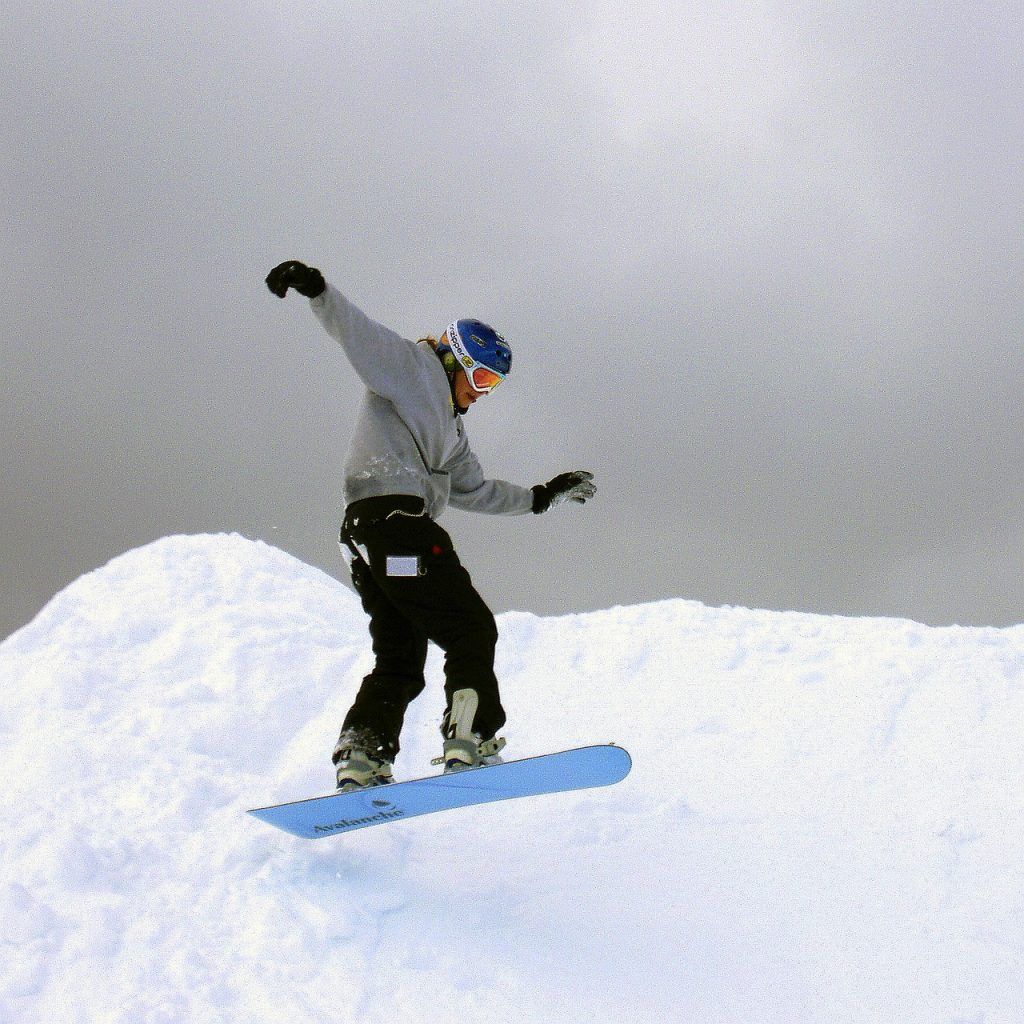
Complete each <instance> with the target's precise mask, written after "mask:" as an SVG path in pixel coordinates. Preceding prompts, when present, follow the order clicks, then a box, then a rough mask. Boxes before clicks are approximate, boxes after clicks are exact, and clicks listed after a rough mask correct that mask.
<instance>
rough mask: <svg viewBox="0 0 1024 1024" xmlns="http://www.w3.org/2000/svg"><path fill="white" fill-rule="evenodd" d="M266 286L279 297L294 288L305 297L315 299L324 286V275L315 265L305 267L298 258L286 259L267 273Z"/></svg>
mask: <svg viewBox="0 0 1024 1024" xmlns="http://www.w3.org/2000/svg"><path fill="white" fill-rule="evenodd" d="M267 287H268V288H269V289H270V290H271V291H272V292H273V293H274V294H275V295H276V296H277V297H278V298H279V299H283V298H284V297H285V296H286V295H287V294H288V289H289V288H294V289H295V290H296V291H297V292H298V293H299V294H300V295H305V296H306V298H307V299H315V298H316V297H317V296H318V295H319V294H320V293H321V292H322V291H323V290H324V289H325V288H326V287H327V285H326V284H325V283H324V275H323V274H321V273H320V271H319V270H317V269H316V267H307V266H306V264H305V263H300V262H299V261H298V260H287V261H286V262H284V263H280V264H278V265H277V266H276V267H274V269H273V270H272V271H271V272H270V273H269V274H267Z"/></svg>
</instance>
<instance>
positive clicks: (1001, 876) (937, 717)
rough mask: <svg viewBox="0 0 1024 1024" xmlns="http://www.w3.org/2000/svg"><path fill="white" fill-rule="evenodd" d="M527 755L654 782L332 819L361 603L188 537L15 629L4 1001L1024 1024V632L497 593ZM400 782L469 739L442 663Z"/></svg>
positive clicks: (103, 575)
mask: <svg viewBox="0 0 1024 1024" xmlns="http://www.w3.org/2000/svg"><path fill="white" fill-rule="evenodd" d="M499 626H500V629H501V641H500V645H499V651H498V672H499V677H500V678H501V680H502V683H503V693H504V696H505V701H506V704H507V707H508V710H509V716H510V722H509V726H508V728H507V729H506V730H505V735H506V736H507V738H508V740H509V750H508V752H507V753H508V754H509V755H510V756H526V755H530V754H536V753H542V752H545V751H549V750H554V749H560V748H562V747H566V746H577V745H582V744H586V743H602V742H609V741H614V742H617V743H619V744H621V745H622V746H625V747H626V748H627V749H628V750H629V751H630V752H631V754H632V756H633V760H634V768H633V772H632V774H631V775H630V776H629V777H628V778H627V779H626V780H625V781H624V782H623V783H621V784H619V785H617V786H614V787H611V788H608V789H599V790H590V791H586V792H582V793H575V794H562V795H556V796H548V797H539V798H535V799H530V800H521V801H513V802H510V803H503V804H493V805H489V806H485V807H480V808H476V809H468V810H459V811H452V812H450V813H447V814H441V815H435V816H432V817H429V818H419V819H416V820H415V821H409V822H399V823H396V824H394V825H387V826H383V827H380V828H373V829H367V830H364V831H361V832H356V833H353V834H351V835H349V836H340V837H331V838H329V839H323V840H319V841H316V842H308V841H302V840H298V839H294V838H292V837H290V836H288V835H286V834H284V833H281V832H278V831H276V830H274V829H271V828H269V827H268V826H266V825H264V824H262V823H260V822H259V821H256V820H255V819H253V818H251V817H250V816H248V815H246V814H245V813H244V812H245V810H246V808H248V807H253V806H259V805H264V804H267V803H269V802H274V801H277V800H284V799H290V798H297V797H300V796H309V795H315V794H317V793H322V792H327V791H329V789H330V787H331V767H330V763H329V755H330V752H331V749H332V746H333V742H334V739H335V736H336V733H337V729H338V726H339V723H340V720H341V718H342V716H343V714H344V712H345V710H346V708H347V706H348V704H349V702H350V700H351V698H352V696H353V694H354V692H355V689H356V687H357V685H358V682H359V680H360V679H361V677H362V676H363V675H364V674H365V672H366V671H368V669H369V667H370V657H369V651H368V643H367V637H366V627H365V620H364V616H363V613H362V611H361V609H360V608H359V605H358V602H357V600H356V598H355V596H354V595H353V594H352V593H351V591H349V590H348V589H347V588H346V587H344V586H342V585H341V584H340V583H339V582H337V581H336V580H334V579H332V578H330V577H329V576H327V575H325V574H323V573H321V572H319V571H318V570H315V569H312V568H310V567H308V566H306V565H303V564H302V563H300V562H298V561H296V560H295V559H293V558H292V557H290V556H289V555H287V554H285V553H283V552H281V551H279V550H276V549H274V548H272V547H269V546H267V545H266V544H263V543H260V542H254V541H250V540H247V539H245V538H242V537H239V536H234V535H232V536H224V535H220V536H190V537H169V538H165V539H163V540H161V541H158V542H157V543H154V544H151V545H148V546H147V547H144V548H141V549H138V550H135V551H130V552H128V553H127V554H125V555H122V556H121V557H119V558H117V559H115V560H114V561H112V562H111V563H110V564H108V565H106V566H104V567H103V568H100V569H98V570H96V571H95V572H92V573H89V574H87V575H86V576H83V577H82V578H81V579H79V580H77V581H76V582H75V583H73V584H72V585H71V586H70V587H68V588H67V589H66V590H64V591H63V592H62V593H60V594H58V595H57V596H56V597H55V598H54V599H53V600H52V601H51V602H50V603H49V604H48V605H47V607H46V608H44V609H43V610H42V612H41V613H40V614H39V616H38V617H37V618H36V619H35V621H33V622H32V623H30V624H29V625H28V626H26V627H25V628H24V629H22V630H20V631H19V632H18V633H16V634H14V635H13V636H12V637H10V638H8V639H7V640H6V641H5V642H4V643H3V644H0V707H2V711H0V768H2V772H3V779H4V785H5V790H6V793H5V797H4V800H3V810H2V818H0V828H2V834H3V844H2V853H0V865H2V868H0V920H2V922H3V935H2V943H0V1020H3V1021H5V1022H6V1021H10V1022H17V1024H30V1022H43V1021H46V1022H52V1021H61V1022H82V1024H86V1022H89V1024H94V1022H98V1021H104V1022H126V1024H127V1022H131V1024H136V1022H145V1024H158V1022H160V1024H163V1022H167V1024H177V1022H210V1024H214V1022H216V1024H222V1022H224V1024H234V1022H239V1024H242V1022H244V1024H253V1022H262V1021H267V1022H274V1021H289V1022H296V1024H301V1022H306V1021H310V1022H312V1021H317V1022H321V1021H325V1020H345V1021H353V1022H362V1024H385V1022H390V1021H395V1020H402V1021H404V1022H406V1024H442V1022H443V1024H449V1022H450V1021H453V1020H514V1021H524V1022H528V1024H533V1022H541V1024H546V1022H552V1024H554V1022H582V1021H588V1022H589V1021H592V1020H594V1019H611V1020H616V1021H623V1022H633V1021H637V1022H639V1021H648V1020H668V1021H680V1022H689V1021H694V1022H701V1024H715V1022H730V1024H731V1022H737V1024H753V1022H756V1024H763V1022H775V1021H778V1022H787V1024H793V1022H802V1021H808V1022H825V1021H827V1022H829V1024H835V1022H892V1021H900V1022H901V1024H914V1022H922V1024H923V1022H928V1024H935V1022H943V1024H954V1022H956V1024H968V1022H970V1024H1000V1022H1019V1021H1020V1020H1022V1019H1024V1009H1022V1007H1024V999H1022V996H1024V986H1022V984H1021V979H1022V977H1024V866H1022V865H1024V814H1022V802H1024V797H1022V787H1021V771H1020V763H1021V751H1022V749H1024V626H1018V627H1014V628H1010V629H973V628H972V629H963V628H957V627H952V628H946V629H937V628H929V627H925V626H921V625H918V624H916V623H914V622H908V621H901V620H892V619H843V618H835V617H824V616H816V615H806V614H795V613H781V612H767V611H751V610H747V609H742V608H708V607H705V606H703V605H700V604H698V603H695V602H692V601H685V600H675V601H665V602H659V603H655V604H648V605H642V606H634V607H623V608H613V609H609V610H607V611H601V612H594V613H589V614H585V615H576V616H569V617H562V618H538V617H535V616H533V615H528V614H523V613H509V614H506V615H502V616H500V617H499ZM428 670H429V673H430V681H431V685H430V686H428V690H427V692H426V693H425V694H424V695H423V696H422V697H421V698H420V699H419V701H417V703H416V704H414V705H413V707H412V708H411V709H410V714H409V717H408V719H407V726H406V733H405V736H404V743H405V745H404V747H403V750H402V753H401V755H400V756H399V759H398V762H397V764H396V769H395V770H396V775H398V776H399V777H407V778H408V777H413V776H416V775H421V774H425V773H426V771H427V770H428V761H429V759H430V757H432V756H433V755H434V754H436V753H437V752H438V739H439V738H438V733H437V721H438V719H439V717H440V714H441V711H442V700H443V697H442V693H441V686H440V675H441V665H440V659H439V657H438V656H437V653H436V652H433V653H432V655H431V661H430V664H429V669H428Z"/></svg>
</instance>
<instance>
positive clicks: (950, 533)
mask: <svg viewBox="0 0 1024 1024" xmlns="http://www.w3.org/2000/svg"><path fill="white" fill-rule="evenodd" d="M1022 21H1024V16H1022V13H1021V8H1020V5H1019V3H1018V2H1005V3H1000V2H995V3H986V4H975V3H966V2H945V3H942V4H938V5H922V4H919V3H910V2H908V0H888V2H886V3H875V2H862V0H850V2H845V3H842V4H835V5H831V4H826V5H824V6H823V5H822V4H820V3H801V2H797V3H793V2H788V3H744V4H737V3H725V2H721V3H719V2H715V0H711V2H708V0H701V3H699V4H697V3H693V4H691V3H687V2H685V0H672V2H671V3H667V2H666V3H659V2H648V3H586V4H565V3H564V2H553V0H552V2H539V3H517V4H514V5H512V4H508V5H506V4H495V3H493V2H483V0H480V2H476V3H429V4H428V3H387V4H384V3H380V2H379V0H375V2H365V3H361V2H355V3H353V2H344V3H342V2H340V0H336V2H322V3H303V2H295V3H291V4H279V3H262V2H253V0H246V2H245V3H239V2H234V0H224V2H218V3H214V4H210V3H208V2H206V0H204V2H202V3H197V2H191V0H184V2H179V3H175V4H169V3H168V4H164V3H150V4H142V5H138V4H122V3H116V2H110V3H103V4H67V3H66V2H64V3H60V4H58V3H49V2H43V0H35V2H33V3H31V4H7V5H5V6H4V8H3V11H2V13H0V47H2V53H0V83H2V85H0V87H2V96H0V98H2V102H3V110H4V112H5V117H4V130H3V133H2V136H0V140H2V141H0V146H2V156H3V164H2V173H3V190H2V197H0V204H2V218H3V219H2V236H0V245H2V246H3V248H4V262H3V267H4V283H3V288H2V289H0V294H2V302H3V334H2V360H3V365H2V407H0V446H2V456H3V461H2V472H3V478H2V484H0V514H2V525H3V545H2V553H0V557H2V565H0V577H2V580H3V608H2V621H0V636H3V635H6V634H7V633H9V632H10V631H12V630H13V629H15V628H17V627H18V626H20V625H21V624H23V623H24V622H26V621H28V619H29V618H31V617H32V616H33V615H34V614H35V612H36V611H38V610H39V608H41V607H42V606H43V605H44V604H45V603H46V601H47V600H48V599H49V598H50V597H51V596H52V595H53V594H54V593H55V592H56V591H57V590H59V589H60V588H61V587H63V586H64V585H66V584H67V583H68V582H70V581H71V580H73V579H75V578H76V577H77V576H79V575H81V574H82V573H83V572H86V571H88V570H90V569H92V568H95V567H96V566H98V565H101V564H103V563H105V562H106V561H107V560H109V559H110V558H112V557H114V556H116V555H118V554H120V553H122V552H124V551H126V550H129V549H131V548H133V547H137V546H139V545H141V544H145V543H147V542H149V541H152V540H155V539H157V538H159V537H162V536H165V535H168V534H176V533H196V532H208V531H237V532H239V533H241V534H243V535H245V536H247V537H252V538H261V539H263V540H266V541H268V542H269V543H271V544H274V545H276V546H278V547H281V548H283V549H285V550H287V551H289V552H291V553H292V554H294V555H296V556H298V557H299V558H301V559H303V560H305V561H307V562H310V563H312V564H315V565H318V566H320V567H321V568H323V569H324V570H326V571H327V572H329V573H331V574H332V575H335V576H337V577H338V578H340V579H344V580H346V581H347V575H346V573H345V569H344V567H343V564H342V563H341V561H340V558H339V555H338V552H337V547H336V543H335V538H336V535H337V526H338V523H339V520H340V516H341V506H342V494H341V468H342V464H343V460H344V454H345V449H346V446H347V443H348V439H349V435H350V433H351V429H352V426H353V423H354V417H355V411H356V408H357V405H358V400H359V395H360V385H359V383H358V381H357V379H356V377H355V375H354V373H353V371H352V370H351V368H350V367H349V366H348V364H347V363H346V361H345V359H344V356H343V354H342V352H341V350H340V349H339V348H338V347H337V346H336V344H335V343H334V342H333V341H331V339H330V338H328V337H327V335H326V334H325V333H324V332H323V331H322V329H321V328H320V326H319V324H318V323H317V321H316V320H315V319H314V317H313V315H312V314H311V312H310V311H309V309H308V304H307V303H306V301H305V300H303V299H301V298H298V297H295V296H289V298H288V299H287V301H285V302H281V301H279V300H277V299H275V298H273V297H272V296H271V295H270V294H269V293H268V292H267V290H266V289H265V287H264V285H263V278H264V276H265V274H266V273H267V271H268V270H269V269H270V268H271V267H272V266H274V265H275V264H276V263H278V262H280V261H281V260H284V259H289V258H297V259H302V260H305V261H307V262H309V263H312V264H313V265H316V266H319V267H320V268H321V269H322V270H323V272H324V274H325V275H326V276H327V277H328V279H329V280H330V281H332V282H333V283H334V284H336V285H337V286H338V287H339V288H340V289H341V290H342V291H343V292H345V293H346V294H347V295H348V296H349V297H350V298H351V299H352V300H353V301H355V302H356V303H357V304H358V305H360V306H361V307H362V308H363V309H364V310H365V311H366V312H367V313H368V314H369V315H370V316H372V317H374V318H375V319H377V320H380V321H381V322H383V323H386V324H388V325H389V326H391V327H393V328H395V329H396V330H398V331H400V332H402V333H404V334H405V335H407V336H408V337H411V338H416V337H419V336H421V335H422V334H424V333H427V332H434V333H436V332H438V331H439V330H441V329H443V327H444V325H445V324H446V323H447V322H448V321H450V320H451V319H453V318H455V317H457V316H474V317H479V318H481V319H484V320H487V321H489V322H490V323H492V324H494V325H495V326H496V327H497V328H498V329H499V330H500V331H502V332H503V333H504V334H505V335H506V337H507V338H508V339H509V341H510V342H511V344H512V347H513V349H514V352H515V371H514V378H513V379H512V380H510V381H509V383H508V384H506V385H505V386H504V387H503V388H502V389H501V390H500V391H499V392H497V393H496V394H495V395H493V396H491V397H489V398H487V399H486V400H484V401H482V402H481V403H479V404H478V405H477V406H476V408H474V409H473V410H472V412H471V414H470V415H469V416H468V417H467V427H468V430H469V434H470V438H471V441H472V443H473V446H474V448H475V450H476V452H477V454H478V456H479V457H480V459H481V461H482V462H483V464H484V466H485V468H486V469H487V471H488V472H489V474H490V475H492V476H496V477H501V478H505V479H510V480H514V481H516V482H519V483H523V484H533V483H537V482H541V481H544V480H547V479H548V478H550V477H551V476H553V475H554V474H556V473H558V472H561V471H563V470H567V469H574V468H586V469H590V470H592V471H593V472H594V473H595V474H596V479H597V483H598V486H599V493H598V497H597V498H596V499H595V501H594V502H593V503H591V504H588V505H587V506H586V508H583V509H579V508H575V507H573V508H564V507H563V508H560V509H557V510H555V511H554V512H552V513H551V514H550V515H546V516H542V517H534V516H526V517H520V518H490V517H483V516H472V515H468V514H465V513H461V512H457V511H451V512H449V513H447V514H446V516H445V517H444V519H443V524H444V525H445V526H446V528H447V529H448V530H449V532H451V533H452V535H453V536H454V538H455V540H456V543H457V545H458V546H459V549H460V552H461V554H462V557H463V561H464V562H465V563H466V564H467V566H468V568H469V569H470V571H471V573H472V574H473V576H474V579H475V580H476V582H477V584H478V587H479V589H480V590H481V592H482V593H483V594H484V596H485V598H486V599H487V600H488V601H489V602H490V604H491V605H492V607H493V608H494V609H495V611H504V610H507V609H510V608H516V609H523V610H528V611H533V612H537V613H540V614H556V613H558V614H560V613H566V612H571V611H575V610H581V611H582V610H589V609H593V608H601V607H609V606H612V605H615V604H629V603H636V602H640V601H649V600H656V599H660V598H667V597H684V598H692V599H697V600H701V601H704V602H707V603H710V604H715V605H718V604H738V605H747V606H753V607H768V608H773V609H799V610H806V611H814V612H825V613H841V614H853V615H896V616H906V617H910V618H914V619H917V620H920V621H924V622H928V623H934V624H949V623H954V622H955V623H961V624H965V625H1007V624H1013V623H1019V622H1022V621H1024V556H1022V547H1024V525H1022V520H1021V508H1022V505H1024V480H1022V474H1021V471H1020V466H1021V459H1022V451H1021V449H1022V443H1021V442H1022V435H1024V403H1022V401H1021V383H1022V369H1024V354H1022V351H1021V335H1022V326H1024V317H1022V311H1024V296H1022V280H1024V274H1022V258H1021V237H1022V224H1024V202H1022V193H1021V187H1022V182H1024V161H1022V141H1024V117H1022V116H1021V113H1022V110H1024V102H1022V99H1024V96H1022V93H1024V86H1022V81H1024V74H1022V72H1024V67H1022V64H1024V62H1022V48H1024V26H1022Z"/></svg>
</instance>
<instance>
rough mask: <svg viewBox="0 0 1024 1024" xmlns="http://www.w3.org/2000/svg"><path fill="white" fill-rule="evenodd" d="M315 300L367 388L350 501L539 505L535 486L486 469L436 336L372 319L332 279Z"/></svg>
mask: <svg viewBox="0 0 1024 1024" xmlns="http://www.w3.org/2000/svg"><path fill="white" fill-rule="evenodd" d="M309 303H310V306H311V307H312V309H313V312H314V313H315V314H316V316H317V319H319V321H320V323H321V324H323V326H324V329H325V330H326V331H327V333H328V334H329V335H330V336H331V337H332V338H334V339H335V340H336V341H338V342H339V343H340V344H341V347H342V348H343V349H344V350H345V354H346V355H347V356H348V359H349V362H350V363H351V364H352V366H353V368H354V369H355V371H356V373H357V374H359V377H360V378H361V379H362V381H363V383H364V384H365V385H366V388H367V390H366V393H365V394H364V396H363V402H362V406H361V408H360V410H359V418H358V420H357V422H356V430H355V434H354V436H353V438H352V443H351V445H350V447H349V452H348V458H347V460H346V462H345V501H346V502H347V503H348V504H351V503H352V502H353V501H359V500H360V499H362V498H375V497H380V496H382V495H390V494H412V495H415V496H417V497H420V498H423V500H424V501H425V502H426V511H427V515H429V516H430V517H431V518H432V519H436V518H437V517H438V516H439V515H440V514H441V513H442V512H443V511H444V510H445V508H446V507H447V506H448V505H449V503H450V504H451V505H453V506H454V507H455V508H461V509H466V510H467V511H470V512H486V513H489V514H492V515H522V514H523V513H526V512H530V511H532V509H533V492H532V491H531V490H530V489H529V488H528V487H520V486H518V485H517V484H510V483H506V482H505V481H504V480H488V479H486V478H485V477H484V474H483V470H482V469H481V468H480V463H479V462H478V461H477V459H476V456H475V455H474V454H473V452H472V451H471V450H470V447H469V440H468V438H467V437H466V429H465V427H464V425H463V422H462V417H461V416H458V415H456V413H455V405H454V402H453V401H452V392H451V387H450V385H449V383H448V376H447V374H446V373H445V371H444V367H443V366H442V365H441V361H440V359H438V358H437V355H436V354H435V352H434V350H433V348H431V346H430V345H429V344H427V343H426V342H412V341H408V340H407V339H405V338H402V337H401V336H399V335H398V334H395V332H394V331H391V330H389V329H388V328H387V327H384V326H383V325H381V324H379V323H377V322H375V321H374V320H371V319H370V318H369V317H368V316H367V315H366V314H365V313H363V312H362V311H361V310H360V309H358V308H357V307H356V306H354V305H353V304H352V303H351V302H349V301H348V299H346V298H345V297H344V296H343V295H342V294H341V293H340V292H339V291H338V290H337V289H336V288H335V287H333V286H332V285H330V284H328V285H327V289H326V290H325V291H324V292H323V293H322V294H320V295H318V296H317V297H316V298H314V299H310V300H309Z"/></svg>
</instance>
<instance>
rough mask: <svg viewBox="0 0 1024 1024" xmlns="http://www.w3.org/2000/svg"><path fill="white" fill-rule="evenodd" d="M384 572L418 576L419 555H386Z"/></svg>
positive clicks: (392, 574)
mask: <svg viewBox="0 0 1024 1024" xmlns="http://www.w3.org/2000/svg"><path fill="white" fill-rule="evenodd" d="M386 572H387V575H388V576H419V574H420V560H419V556H417V555H388V560H387V569H386Z"/></svg>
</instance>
